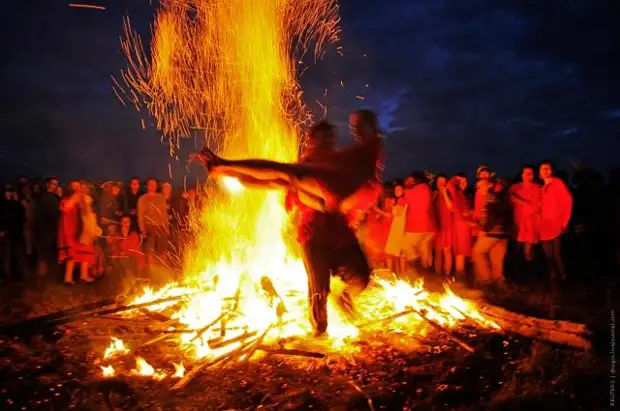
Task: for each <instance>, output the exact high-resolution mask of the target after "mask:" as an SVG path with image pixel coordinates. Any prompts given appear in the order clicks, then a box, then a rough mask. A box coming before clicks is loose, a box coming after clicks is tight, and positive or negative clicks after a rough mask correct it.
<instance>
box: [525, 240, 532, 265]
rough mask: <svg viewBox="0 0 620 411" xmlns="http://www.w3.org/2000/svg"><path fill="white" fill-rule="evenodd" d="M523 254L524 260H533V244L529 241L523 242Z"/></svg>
mask: <svg viewBox="0 0 620 411" xmlns="http://www.w3.org/2000/svg"><path fill="white" fill-rule="evenodd" d="M523 256H524V257H525V261H534V245H533V244H530V243H523Z"/></svg>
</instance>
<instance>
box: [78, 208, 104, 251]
mask: <svg viewBox="0 0 620 411" xmlns="http://www.w3.org/2000/svg"><path fill="white" fill-rule="evenodd" d="M92 204H93V198H92V197H90V196H86V197H85V198H84V200H83V202H82V232H81V233H80V239H79V240H80V243H82V244H84V245H87V246H92V245H93V244H94V242H95V240H96V239H97V238H98V237H99V236H100V235H101V234H102V231H101V227H99V224H97V214H95V213H94V211H93V207H92Z"/></svg>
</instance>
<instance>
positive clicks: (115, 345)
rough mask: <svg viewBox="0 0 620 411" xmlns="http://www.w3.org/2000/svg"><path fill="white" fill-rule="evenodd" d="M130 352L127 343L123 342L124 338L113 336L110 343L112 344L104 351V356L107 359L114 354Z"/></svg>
mask: <svg viewBox="0 0 620 411" xmlns="http://www.w3.org/2000/svg"><path fill="white" fill-rule="evenodd" d="M128 352H129V350H128V349H127V348H126V347H125V343H124V342H123V340H121V339H120V338H116V337H112V342H111V343H110V346H109V347H108V348H106V350H105V352H104V353H103V358H105V359H106V360H107V359H108V358H111V357H113V356H114V355H117V354H126V353H128Z"/></svg>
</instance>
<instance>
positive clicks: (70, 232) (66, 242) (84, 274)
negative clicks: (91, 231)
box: [58, 181, 93, 284]
mask: <svg viewBox="0 0 620 411" xmlns="http://www.w3.org/2000/svg"><path fill="white" fill-rule="evenodd" d="M81 201H82V190H81V186H80V182H79V181H71V182H69V189H68V190H67V192H66V195H65V196H64V197H63V198H62V199H61V200H60V218H59V222H58V262H59V263H61V264H63V263H64V264H65V278H64V281H65V284H73V283H74V281H73V271H74V269H75V263H76V260H80V261H83V260H84V258H85V256H84V255H83V254H84V253H85V251H86V250H85V249H84V247H82V246H81V245H80V244H79V242H78V235H79V234H80V227H81V226H82V222H81V216H80V206H79V204H80V202H81ZM78 254H80V255H79V256H78ZM80 274H81V276H80V279H81V280H82V281H85V282H91V281H93V280H92V278H91V277H90V276H89V275H88V270H86V271H83V270H80Z"/></svg>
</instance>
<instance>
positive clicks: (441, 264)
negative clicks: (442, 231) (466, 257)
mask: <svg viewBox="0 0 620 411" xmlns="http://www.w3.org/2000/svg"><path fill="white" fill-rule="evenodd" d="M452 261H453V259H452V248H450V247H441V248H436V249H435V272H436V273H437V274H442V275H444V276H447V277H449V276H451V274H452Z"/></svg>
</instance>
